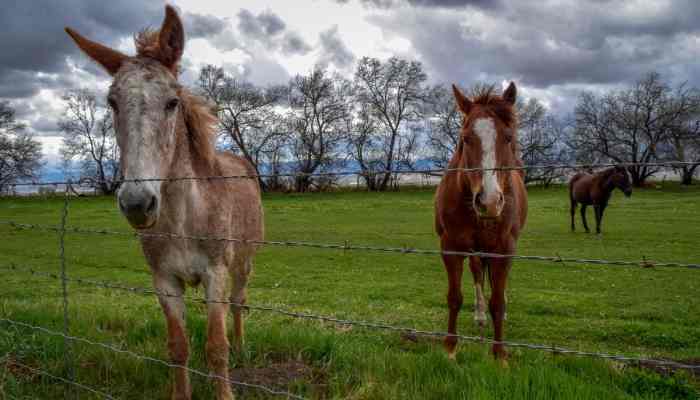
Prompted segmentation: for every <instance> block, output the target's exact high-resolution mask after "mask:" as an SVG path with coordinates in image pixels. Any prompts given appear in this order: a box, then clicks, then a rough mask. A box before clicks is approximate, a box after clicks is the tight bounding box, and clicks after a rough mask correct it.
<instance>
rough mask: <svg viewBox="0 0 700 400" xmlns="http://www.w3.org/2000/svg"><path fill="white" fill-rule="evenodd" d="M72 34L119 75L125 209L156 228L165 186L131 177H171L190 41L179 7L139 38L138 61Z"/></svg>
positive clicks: (141, 225) (113, 99)
mask: <svg viewBox="0 0 700 400" xmlns="http://www.w3.org/2000/svg"><path fill="white" fill-rule="evenodd" d="M66 32H67V33H68V34H69V35H70V36H71V37H72V38H73V40H74V41H75V42H76V44H77V45H78V47H80V49H82V50H83V51H84V52H85V53H86V54H87V55H88V56H89V57H90V58H92V59H93V60H94V61H96V62H97V63H98V64H100V65H101V66H102V67H104V69H105V70H106V71H107V72H108V73H109V74H110V75H112V77H113V82H112V85H111V86H110V88H109V93H108V95H107V102H108V103H109V106H110V107H111V109H112V112H113V114H114V122H115V124H114V127H115V132H116V136H117V145H118V146H119V150H120V153H121V158H120V168H121V175H122V177H123V178H124V179H125V180H126V182H124V183H123V184H122V185H121V187H120V188H119V192H118V193H117V200H118V203H119V209H120V210H121V212H122V214H124V216H125V217H126V219H127V220H128V221H129V223H130V224H131V225H132V226H133V227H134V228H137V229H145V228H148V227H151V226H153V225H154V224H155V223H156V221H157V219H158V215H159V211H160V206H161V190H160V189H161V182H159V181H130V179H139V178H158V177H167V176H169V172H170V171H169V168H170V167H171V165H172V163H173V158H174V154H175V141H176V127H177V124H178V121H179V120H180V117H179V115H180V108H181V104H180V101H181V99H180V97H181V89H180V85H179V84H178V82H177V68H178V62H179V61H180V58H181V56H182V52H183V49H184V43H185V35H184V30H183V26H182V22H181V20H180V18H179V17H178V15H177V13H176V11H175V9H173V8H172V7H170V6H166V8H165V20H164V21H163V25H162V27H161V28H160V30H159V31H143V32H141V33H140V34H138V35H137V36H136V39H135V41H136V48H137V50H138V53H137V55H136V56H134V57H130V56H127V55H124V54H122V53H120V52H118V51H116V50H113V49H110V48H108V47H105V46H103V45H101V44H98V43H95V42H92V41H90V40H88V39H86V38H84V37H82V36H81V35H79V34H78V33H77V32H75V31H73V30H72V29H70V28H66Z"/></svg>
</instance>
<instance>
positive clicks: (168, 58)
mask: <svg viewBox="0 0 700 400" xmlns="http://www.w3.org/2000/svg"><path fill="white" fill-rule="evenodd" d="M158 45H159V47H160V52H159V58H160V60H159V61H160V62H161V63H163V65H164V66H165V67H167V68H168V69H170V70H172V71H174V72H175V71H176V70H177V64H178V62H180V58H182V53H183V51H184V50H185V28H184V27H183V26H182V20H181V19H180V17H179V16H178V15H177V11H175V8H173V6H171V5H167V6H165V19H164V20H163V26H161V28H160V33H159V35H158Z"/></svg>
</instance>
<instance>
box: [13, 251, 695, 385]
mask: <svg viewBox="0 0 700 400" xmlns="http://www.w3.org/2000/svg"><path fill="white" fill-rule="evenodd" d="M0 269H2V270H11V271H21V272H28V273H30V274H32V275H38V276H44V277H48V278H53V279H59V276H58V275H57V274H54V273H50V272H44V271H36V270H33V269H31V268H17V266H15V265H10V266H0ZM68 279H69V280H70V281H73V282H76V283H78V284H85V285H91V286H95V287H101V288H104V289H115V290H122V291H127V292H131V293H135V294H140V295H156V296H165V297H174V298H180V299H183V300H189V301H193V302H197V303H204V304H207V303H215V304H227V305H231V306H235V307H240V308H243V309H248V310H255V311H263V312H272V313H276V314H279V315H283V316H287V317H292V318H298V319H306V320H316V321H323V322H328V323H333V324H337V325H345V326H358V327H362V328H367V329H374V330H385V331H393V332H399V333H403V334H409V335H415V336H421V337H433V338H446V337H454V338H458V339H461V340H465V341H468V342H474V343H486V344H497V345H504V346H508V347H513V348H525V349H530V350H540V351H545V352H550V353H553V354H566V355H572V356H578V357H589V358H600V359H607V360H613V361H619V362H627V363H639V364H646V365H655V366H658V367H667V368H676V369H686V370H693V371H700V365H688V364H683V363H679V362H676V361H671V360H659V359H651V358H641V357H632V356H626V355H619V354H608V353H597V352H588V351H579V350H572V349H568V348H564V347H558V346H553V345H540V344H531V343H522V342H514V341H498V340H493V339H489V338H484V337H480V336H467V335H459V334H452V333H447V332H437V331H425V330H418V329H414V328H407V327H400V326H394V325H390V324H388V323H384V322H369V321H356V320H349V319H340V318H336V317H330V316H324V315H316V314H311V313H304V312H298V311H290V310H285V309H281V308H276V307H272V306H266V305H250V304H241V303H236V302H233V301H229V300H211V299H205V298H200V297H194V296H187V295H176V294H170V293H165V292H160V291H157V290H154V289H148V288H143V287H134V286H126V285H121V284H118V283H112V282H104V281H96V280H91V279H82V278H68ZM2 320H3V319H1V318H0V321H2Z"/></svg>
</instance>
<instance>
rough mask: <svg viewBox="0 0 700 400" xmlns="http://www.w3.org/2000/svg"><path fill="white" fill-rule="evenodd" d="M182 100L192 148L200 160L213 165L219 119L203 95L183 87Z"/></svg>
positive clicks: (181, 90)
mask: <svg viewBox="0 0 700 400" xmlns="http://www.w3.org/2000/svg"><path fill="white" fill-rule="evenodd" d="M180 100H181V102H182V111H183V115H184V119H185V126H186V127H187V138H188V141H189V144H190V150H191V151H192V152H193V153H195V154H196V155H197V156H198V158H199V159H200V160H199V161H201V162H204V163H206V164H209V166H212V165H213V162H214V159H215V156H216V150H215V148H214V139H215V138H216V123H217V121H218V120H217V118H216V116H215V115H214V114H213V113H212V109H211V106H210V105H209V103H208V102H207V101H206V100H205V99H204V98H203V97H201V96H197V95H195V94H192V93H190V92H189V91H188V90H187V89H184V88H182V89H180Z"/></svg>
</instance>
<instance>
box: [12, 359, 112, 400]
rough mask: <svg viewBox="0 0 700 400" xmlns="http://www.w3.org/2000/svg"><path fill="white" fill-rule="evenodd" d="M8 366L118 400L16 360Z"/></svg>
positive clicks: (110, 399)
mask: <svg viewBox="0 0 700 400" xmlns="http://www.w3.org/2000/svg"><path fill="white" fill-rule="evenodd" d="M7 364H11V365H16V366H18V367H21V368H24V369H26V370H28V371H31V372H33V373H35V374H40V375H44V376H47V377H49V378H51V379H54V380H57V381H60V382H63V383H66V384H68V385H72V386H75V387H77V388H79V389H83V390H85V391H88V392H90V393H92V394H95V395H97V396H100V397H103V398H105V399H109V400H116V398H115V397H114V396H112V395H110V394H109V393H106V392H103V391H101V390H98V389H94V388H91V387H90V386H87V385H84V384H82V383H80V382H76V381H74V380H70V379H66V378H63V377H61V376H57V375H53V374H52V373H50V372H48V371H46V370H43V369H39V368H34V367H30V366H29V365H26V364H23V363H21V362H19V361H16V360H14V359H13V360H7V361H5V365H7Z"/></svg>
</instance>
